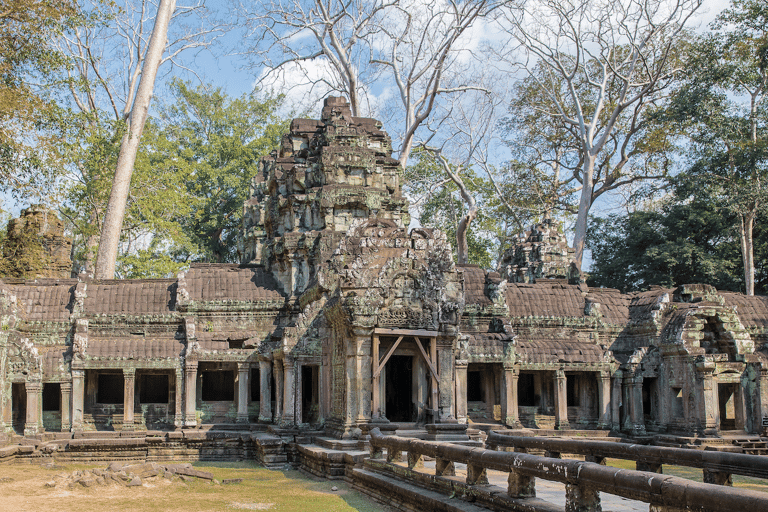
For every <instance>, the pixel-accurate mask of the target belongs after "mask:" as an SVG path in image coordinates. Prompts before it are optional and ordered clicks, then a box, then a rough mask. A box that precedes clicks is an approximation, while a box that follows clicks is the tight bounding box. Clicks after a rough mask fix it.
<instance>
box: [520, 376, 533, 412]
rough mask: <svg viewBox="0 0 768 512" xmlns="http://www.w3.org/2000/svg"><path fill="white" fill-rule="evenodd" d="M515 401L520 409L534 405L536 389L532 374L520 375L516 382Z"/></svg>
mask: <svg viewBox="0 0 768 512" xmlns="http://www.w3.org/2000/svg"><path fill="white" fill-rule="evenodd" d="M517 401H518V405H519V406H520V407H534V406H535V405H536V389H535V385H534V376H533V374H532V373H521V374H520V376H519V378H518V380H517Z"/></svg>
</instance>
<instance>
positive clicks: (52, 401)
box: [43, 382, 61, 411]
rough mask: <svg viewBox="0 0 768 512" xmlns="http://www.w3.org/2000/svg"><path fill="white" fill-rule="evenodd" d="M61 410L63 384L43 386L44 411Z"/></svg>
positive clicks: (54, 383)
mask: <svg viewBox="0 0 768 512" xmlns="http://www.w3.org/2000/svg"><path fill="white" fill-rule="evenodd" d="M59 409H61V384H59V383H58V382H47V383H45V384H43V410H44V411H58V410H59Z"/></svg>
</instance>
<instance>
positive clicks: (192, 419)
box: [184, 361, 197, 427]
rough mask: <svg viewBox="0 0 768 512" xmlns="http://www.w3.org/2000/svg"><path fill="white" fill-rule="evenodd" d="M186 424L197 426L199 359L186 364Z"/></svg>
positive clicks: (187, 425)
mask: <svg viewBox="0 0 768 512" xmlns="http://www.w3.org/2000/svg"><path fill="white" fill-rule="evenodd" d="M184 398H185V400H184V426H185V427H197V361H187V364H186V365H185V366H184Z"/></svg>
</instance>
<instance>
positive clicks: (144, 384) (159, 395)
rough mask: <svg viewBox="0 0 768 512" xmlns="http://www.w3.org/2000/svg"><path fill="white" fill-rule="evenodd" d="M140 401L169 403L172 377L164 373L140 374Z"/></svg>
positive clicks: (144, 402) (145, 402) (143, 402)
mask: <svg viewBox="0 0 768 512" xmlns="http://www.w3.org/2000/svg"><path fill="white" fill-rule="evenodd" d="M138 381H139V403H142V404H167V403H168V402H169V401H170V379H169V378H168V375H164V374H152V373H149V374H141V375H139V379H138Z"/></svg>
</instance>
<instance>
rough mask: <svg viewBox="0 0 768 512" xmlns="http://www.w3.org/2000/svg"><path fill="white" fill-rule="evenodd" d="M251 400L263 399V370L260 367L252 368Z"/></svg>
mask: <svg viewBox="0 0 768 512" xmlns="http://www.w3.org/2000/svg"><path fill="white" fill-rule="evenodd" d="M250 383H251V402H259V401H261V372H260V371H259V369H258V368H251V380H250Z"/></svg>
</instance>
